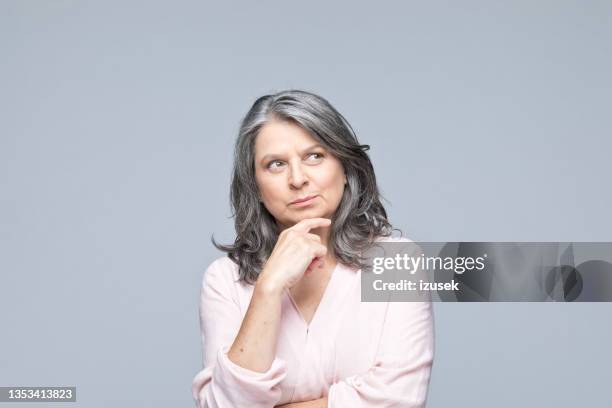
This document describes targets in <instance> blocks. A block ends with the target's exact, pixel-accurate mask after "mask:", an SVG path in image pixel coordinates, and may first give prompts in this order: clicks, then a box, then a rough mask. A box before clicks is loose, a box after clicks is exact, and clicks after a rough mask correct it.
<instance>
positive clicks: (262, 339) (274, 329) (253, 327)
mask: <svg viewBox="0 0 612 408" xmlns="http://www.w3.org/2000/svg"><path fill="white" fill-rule="evenodd" d="M281 295H282V291H281V290H279V289H277V288H276V287H272V286H270V285H266V284H265V283H264V282H258V283H257V284H256V285H255V288H254V290H253V296H252V298H251V303H250V304H249V308H248V309H247V312H246V314H245V316H244V319H243V321H242V325H241V326H240V330H239V331H238V334H237V335H236V338H235V340H234V342H233V344H232V346H231V347H230V350H229V351H228V354H227V356H228V358H229V359H230V360H231V361H232V362H234V363H235V364H237V365H239V366H241V367H244V368H246V369H249V370H252V371H256V372H265V371H267V370H268V369H269V368H270V367H271V366H272V362H273V361H274V358H275V356H276V342H277V338H278V330H279V325H280V317H281V300H282V296H281Z"/></svg>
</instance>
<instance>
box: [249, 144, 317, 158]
mask: <svg viewBox="0 0 612 408" xmlns="http://www.w3.org/2000/svg"><path fill="white" fill-rule="evenodd" d="M316 148H321V149H323V150H325V147H324V146H323V145H322V144H320V143H317V144H313V145H312V146H309V147H307V148H306V149H303V150H302V151H301V152H300V154H304V153H306V152H307V151H309V150H313V149H316ZM280 156H282V155H281V154H277V153H269V154H266V155H265V156H264V157H262V158H261V160H260V162H261V163H265V162H267V161H268V160H271V159H277V158H278V157H280Z"/></svg>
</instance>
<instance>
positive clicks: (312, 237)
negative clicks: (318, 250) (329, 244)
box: [306, 233, 321, 244]
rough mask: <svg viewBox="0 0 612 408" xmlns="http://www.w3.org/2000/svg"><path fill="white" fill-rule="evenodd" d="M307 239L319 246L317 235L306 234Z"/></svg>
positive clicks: (319, 241)
mask: <svg viewBox="0 0 612 408" xmlns="http://www.w3.org/2000/svg"><path fill="white" fill-rule="evenodd" d="M306 237H307V238H310V239H311V240H313V241H315V242H318V243H319V244H320V243H321V237H320V236H318V235H317V234H311V233H307V234H306Z"/></svg>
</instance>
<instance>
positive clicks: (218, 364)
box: [192, 258, 287, 408]
mask: <svg viewBox="0 0 612 408" xmlns="http://www.w3.org/2000/svg"><path fill="white" fill-rule="evenodd" d="M233 267H235V266H234V264H233V262H232V261H231V260H229V258H227V259H223V258H220V259H218V260H216V261H215V262H213V263H212V264H211V265H210V266H209V267H208V269H207V270H206V272H205V273H204V277H203V279H202V288H201V295H200V327H201V332H202V344H203V350H204V353H203V369H202V370H201V371H200V372H199V373H198V374H197V375H196V376H195V378H194V379H193V383H192V395H193V398H194V400H195V403H196V406H197V407H198V408H228V407H254V408H272V407H274V406H275V405H276V404H277V403H278V402H279V400H280V398H281V391H280V387H279V383H280V382H281V381H282V380H283V379H284V378H285V376H286V375H287V363H286V361H285V360H283V359H280V358H278V357H276V358H275V359H274V361H273V362H272V365H271V366H270V368H269V369H268V370H267V371H266V372H255V371H252V370H249V369H246V368H244V367H241V366H239V365H237V364H235V363H234V362H232V361H231V360H230V359H229V358H228V356H227V353H228V351H229V349H230V347H231V345H232V343H233V341H234V338H235V337H236V334H237V333H238V330H239V328H240V325H241V324H242V318H243V316H242V313H241V312H240V308H239V306H238V301H237V299H236V296H237V295H236V293H237V292H236V290H235V288H233V287H232V286H233V283H232V279H233V270H232V268H233Z"/></svg>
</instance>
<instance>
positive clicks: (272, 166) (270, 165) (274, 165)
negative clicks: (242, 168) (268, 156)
mask: <svg viewBox="0 0 612 408" xmlns="http://www.w3.org/2000/svg"><path fill="white" fill-rule="evenodd" d="M282 164H283V162H282V161H280V160H272V161H271V162H270V163H268V165H267V166H266V168H268V169H270V170H274V169H278V168H279V167H280V166H281V165H282Z"/></svg>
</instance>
